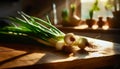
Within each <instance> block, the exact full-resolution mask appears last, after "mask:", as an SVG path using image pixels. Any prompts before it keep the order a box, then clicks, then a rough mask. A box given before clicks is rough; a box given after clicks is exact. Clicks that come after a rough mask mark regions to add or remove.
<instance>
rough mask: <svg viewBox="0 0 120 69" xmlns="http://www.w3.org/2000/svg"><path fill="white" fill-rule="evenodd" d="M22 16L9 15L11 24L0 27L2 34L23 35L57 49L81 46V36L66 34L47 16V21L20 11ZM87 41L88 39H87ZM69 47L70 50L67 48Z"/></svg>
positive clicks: (71, 48)
mask: <svg viewBox="0 0 120 69" xmlns="http://www.w3.org/2000/svg"><path fill="white" fill-rule="evenodd" d="M18 14H19V15H20V16H21V17H9V18H7V20H9V21H10V23H11V25H10V26H6V27H4V28H1V29H0V34H1V33H2V34H8V35H9V34H10V35H11V34H12V35H22V36H26V37H29V38H32V39H35V40H36V41H38V42H40V43H42V44H45V45H48V46H53V47H55V48H56V49H57V50H65V51H70V52H71V51H72V52H73V47H74V45H77V46H79V43H80V42H79V41H77V40H79V38H76V37H75V35H74V34H71V33H70V34H64V33H63V32H62V31H60V30H59V29H57V28H56V27H55V26H54V25H52V23H51V22H50V19H49V17H48V16H47V17H46V18H47V21H45V20H43V19H40V18H38V17H34V16H29V15H27V14H25V13H24V12H18ZM86 42H87V41H86ZM66 48H67V49H69V50H66Z"/></svg>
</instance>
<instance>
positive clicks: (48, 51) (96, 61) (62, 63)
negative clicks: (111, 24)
mask: <svg viewBox="0 0 120 69" xmlns="http://www.w3.org/2000/svg"><path fill="white" fill-rule="evenodd" d="M86 38H87V37H86ZM87 39H88V40H89V42H92V43H93V44H94V45H95V48H94V49H90V48H88V49H87V50H88V52H78V53H77V54H76V55H74V56H68V55H66V54H64V53H62V52H58V51H56V50H55V49H54V48H51V47H47V46H44V45H42V44H39V45H37V44H36V45H33V44H18V43H0V69H3V68H16V69H18V68H21V69H26V67H27V68H34V69H35V68H47V69H72V68H74V69H79V68H80V69H88V68H89V69H93V68H99V67H105V66H109V65H113V64H119V63H120V56H119V54H120V44H118V43H113V42H108V41H103V40H98V39H92V38H87ZM115 55H118V56H115Z"/></svg>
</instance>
